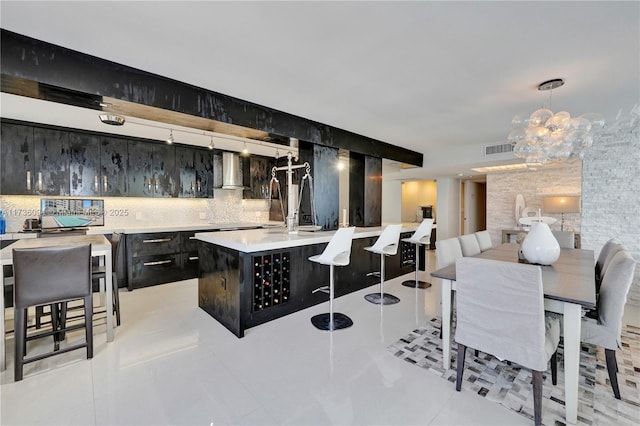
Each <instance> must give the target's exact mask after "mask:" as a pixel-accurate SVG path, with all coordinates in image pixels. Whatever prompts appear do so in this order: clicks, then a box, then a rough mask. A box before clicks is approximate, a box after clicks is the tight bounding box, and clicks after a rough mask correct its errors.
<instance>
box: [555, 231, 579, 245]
mask: <svg viewBox="0 0 640 426" xmlns="http://www.w3.org/2000/svg"><path fill="white" fill-rule="evenodd" d="M551 233H552V234H553V236H554V237H555V238H556V240H557V241H558V245H560V248H576V240H575V237H574V236H573V232H568V231H551Z"/></svg>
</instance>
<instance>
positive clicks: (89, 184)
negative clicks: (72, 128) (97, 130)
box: [69, 132, 102, 197]
mask: <svg viewBox="0 0 640 426" xmlns="http://www.w3.org/2000/svg"><path fill="white" fill-rule="evenodd" d="M69 154H70V160H69V173H70V176H69V180H70V182H69V183H70V193H71V195H85V196H89V197H95V196H98V195H100V194H101V193H102V191H101V188H102V185H101V182H100V140H99V137H98V136H96V135H91V134H88V133H75V132H71V133H69Z"/></svg>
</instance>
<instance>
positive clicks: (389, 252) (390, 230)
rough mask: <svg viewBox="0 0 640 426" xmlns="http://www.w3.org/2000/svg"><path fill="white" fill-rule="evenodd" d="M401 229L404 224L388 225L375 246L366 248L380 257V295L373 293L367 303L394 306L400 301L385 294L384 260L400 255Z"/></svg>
mask: <svg viewBox="0 0 640 426" xmlns="http://www.w3.org/2000/svg"><path fill="white" fill-rule="evenodd" d="M401 229H402V224H397V225H388V226H387V227H386V228H384V231H382V234H380V236H379V237H378V239H377V240H376V243H375V244H374V245H373V246H370V247H365V248H364V249H365V250H367V251H370V252H372V253H377V254H379V255H380V293H371V294H367V295H366V296H364V298H365V299H366V300H367V301H369V302H371V303H375V304H376V305H392V304H394V303H398V302H399V301H400V299H398V298H397V297H396V296H393V295H391V294H387V293H385V292H384V258H385V256H394V255H395V254H396V253H398V242H399V240H400V231H401Z"/></svg>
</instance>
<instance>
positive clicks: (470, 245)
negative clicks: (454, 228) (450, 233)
mask: <svg viewBox="0 0 640 426" xmlns="http://www.w3.org/2000/svg"><path fill="white" fill-rule="evenodd" d="M458 240H459V241H460V248H461V249H462V255H463V256H465V257H470V256H476V255H478V254H480V245H479V244H478V238H476V236H475V234H467V235H460V236H459V237H458Z"/></svg>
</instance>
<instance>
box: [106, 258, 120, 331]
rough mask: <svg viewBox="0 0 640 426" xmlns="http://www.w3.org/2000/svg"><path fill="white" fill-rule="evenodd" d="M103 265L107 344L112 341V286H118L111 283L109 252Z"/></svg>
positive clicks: (111, 270)
mask: <svg viewBox="0 0 640 426" xmlns="http://www.w3.org/2000/svg"><path fill="white" fill-rule="evenodd" d="M104 263H105V265H104V266H105V267H106V271H107V273H106V277H105V284H106V285H105V287H106V288H105V292H106V296H107V302H106V309H105V310H106V311H107V342H112V341H113V286H114V285H118V284H117V283H115V284H114V282H113V266H112V262H111V250H109V253H107V254H106V255H105V256H104Z"/></svg>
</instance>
